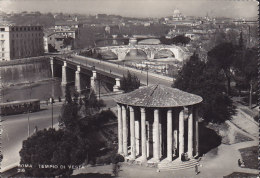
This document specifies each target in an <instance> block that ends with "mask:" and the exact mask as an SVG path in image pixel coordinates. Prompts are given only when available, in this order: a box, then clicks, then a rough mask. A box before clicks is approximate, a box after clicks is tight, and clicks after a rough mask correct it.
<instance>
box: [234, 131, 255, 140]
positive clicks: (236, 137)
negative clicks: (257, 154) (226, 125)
mask: <svg viewBox="0 0 260 178" xmlns="http://www.w3.org/2000/svg"><path fill="white" fill-rule="evenodd" d="M247 141H253V139H251V138H249V137H247V136H245V135H244V134H242V133H240V132H235V143H240V142H247Z"/></svg>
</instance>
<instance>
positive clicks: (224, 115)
mask: <svg viewBox="0 0 260 178" xmlns="http://www.w3.org/2000/svg"><path fill="white" fill-rule="evenodd" d="M222 80H223V78H222V76H221V75H219V74H218V73H216V71H215V68H211V67H210V66H208V64H207V63H205V62H202V61H200V59H199V58H198V55H197V54H193V56H191V58H190V60H189V61H188V62H187V63H186V64H184V66H183V68H182V70H181V71H180V73H179V75H178V77H177V79H176V81H175V83H174V84H173V87H176V88H179V89H181V90H184V91H186V92H190V93H194V94H197V95H199V96H201V97H202V98H203V101H202V104H201V107H200V111H199V113H200V115H201V116H202V117H203V118H204V120H205V121H206V122H215V123H220V122H224V121H225V120H228V119H230V118H231V115H232V114H234V110H233V106H232V101H231V100H230V99H229V97H228V96H227V95H225V94H224V91H225V88H224V85H223V83H222V82H221V81H222Z"/></svg>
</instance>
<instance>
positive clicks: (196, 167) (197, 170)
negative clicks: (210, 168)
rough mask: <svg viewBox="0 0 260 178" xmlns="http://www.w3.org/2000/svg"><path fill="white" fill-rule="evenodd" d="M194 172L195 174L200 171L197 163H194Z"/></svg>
mask: <svg viewBox="0 0 260 178" xmlns="http://www.w3.org/2000/svg"><path fill="white" fill-rule="evenodd" d="M195 173H196V175H198V174H199V173H200V171H199V168H198V165H197V164H196V165H195Z"/></svg>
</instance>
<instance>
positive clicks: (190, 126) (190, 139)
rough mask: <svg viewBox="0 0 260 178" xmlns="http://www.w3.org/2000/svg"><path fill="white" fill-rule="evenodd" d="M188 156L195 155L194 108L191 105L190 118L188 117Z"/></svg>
mask: <svg viewBox="0 0 260 178" xmlns="http://www.w3.org/2000/svg"><path fill="white" fill-rule="evenodd" d="M188 156H189V158H192V156H193V108H192V107H189V118H188Z"/></svg>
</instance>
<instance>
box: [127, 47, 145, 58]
mask: <svg viewBox="0 0 260 178" xmlns="http://www.w3.org/2000/svg"><path fill="white" fill-rule="evenodd" d="M131 56H134V57H135V58H136V59H147V58H148V57H147V52H146V51H145V50H143V49H141V48H131V49H130V50H129V51H127V53H126V56H125V59H128V58H131Z"/></svg>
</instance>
